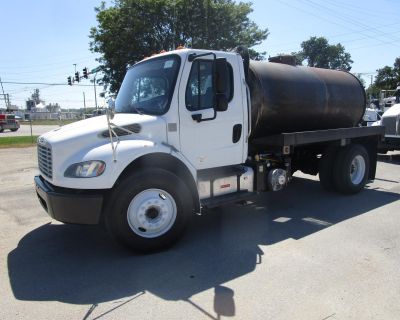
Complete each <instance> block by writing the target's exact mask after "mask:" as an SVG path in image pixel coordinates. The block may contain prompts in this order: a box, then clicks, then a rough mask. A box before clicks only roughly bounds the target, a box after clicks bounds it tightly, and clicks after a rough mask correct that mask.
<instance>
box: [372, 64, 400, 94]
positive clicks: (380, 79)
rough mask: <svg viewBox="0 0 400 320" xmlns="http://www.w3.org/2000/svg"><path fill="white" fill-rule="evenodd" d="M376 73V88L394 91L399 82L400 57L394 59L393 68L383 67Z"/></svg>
mask: <svg viewBox="0 0 400 320" xmlns="http://www.w3.org/2000/svg"><path fill="white" fill-rule="evenodd" d="M376 72H377V73H378V74H377V75H376V77H375V82H374V85H375V87H376V88H378V89H379V90H390V89H396V87H397V83H399V82H400V57H397V58H396V59H395V61H394V64H393V68H392V67H389V66H384V67H383V68H381V69H378V70H376Z"/></svg>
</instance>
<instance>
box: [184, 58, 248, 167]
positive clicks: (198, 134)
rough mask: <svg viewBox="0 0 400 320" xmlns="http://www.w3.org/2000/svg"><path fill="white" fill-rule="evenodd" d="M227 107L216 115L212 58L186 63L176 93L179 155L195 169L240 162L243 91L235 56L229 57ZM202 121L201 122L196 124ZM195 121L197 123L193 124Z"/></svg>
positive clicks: (243, 138)
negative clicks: (236, 71)
mask: <svg viewBox="0 0 400 320" xmlns="http://www.w3.org/2000/svg"><path fill="white" fill-rule="evenodd" d="M227 62H228V70H229V72H228V73H229V83H228V84H227V90H226V91H227V92H226V96H227V98H228V108H227V110H226V111H224V112H217V114H216V117H215V119H213V118H214V116H215V111H214V107H215V103H216V102H215V101H216V99H215V86H214V85H213V83H214V80H213V59H212V58H208V57H202V58H198V59H195V60H194V61H192V62H189V61H186V63H185V66H184V71H183V73H182V78H181V84H180V91H179V117H180V143H181V152H182V154H183V155H184V156H185V157H186V159H188V160H189V162H190V163H191V164H192V165H193V166H194V167H195V168H196V169H197V170H199V169H207V168H213V167H221V166H226V165H232V164H239V163H243V161H244V159H243V158H244V155H243V147H244V140H245V138H246V135H245V134H244V124H243V119H244V112H243V105H242V102H243V101H242V92H241V91H242V88H241V83H240V81H239V80H237V79H240V77H237V78H236V77H235V76H234V72H235V69H237V65H235V63H237V60H236V56H234V55H233V56H232V57H228V58H227ZM200 118H201V120H200V121H198V120H199V119H200ZM196 120H197V121H196Z"/></svg>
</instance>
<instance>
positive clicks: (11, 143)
mask: <svg viewBox="0 0 400 320" xmlns="http://www.w3.org/2000/svg"><path fill="white" fill-rule="evenodd" d="M37 138H38V136H32V137H31V136H20V137H1V138H0V149H1V148H25V147H32V146H35V145H36V141H37ZM32 141H33V142H32Z"/></svg>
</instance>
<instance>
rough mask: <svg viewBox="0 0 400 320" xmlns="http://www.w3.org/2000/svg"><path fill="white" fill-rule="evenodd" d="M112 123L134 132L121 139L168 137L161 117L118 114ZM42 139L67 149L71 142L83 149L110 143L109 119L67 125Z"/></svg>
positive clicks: (157, 138)
mask: <svg viewBox="0 0 400 320" xmlns="http://www.w3.org/2000/svg"><path fill="white" fill-rule="evenodd" d="M112 123H113V124H115V125H117V126H121V127H126V128H127V129H129V130H131V131H134V134H128V133H126V132H124V134H122V135H121V137H120V139H146V140H147V139H151V140H152V141H165V139H166V136H167V134H166V123H165V121H164V120H163V119H162V118H161V117H156V116H149V115H140V114H116V115H115V117H114V119H113V120H112ZM120 132H121V131H120ZM125 133H126V134H125ZM41 139H44V140H45V141H46V142H48V143H49V144H51V146H52V147H55V146H56V145H59V144H62V145H63V147H67V145H68V144H69V143H70V142H78V144H79V145H80V146H81V147H82V146H88V145H93V144H104V143H109V141H110V138H109V135H108V125H107V118H106V116H99V117H94V118H89V119H85V120H81V121H78V122H75V123H72V124H69V125H65V126H62V127H60V128H57V129H54V130H52V131H49V132H47V133H45V134H44V135H42V136H41V137H40V138H39V140H41Z"/></svg>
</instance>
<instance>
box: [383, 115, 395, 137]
mask: <svg viewBox="0 0 400 320" xmlns="http://www.w3.org/2000/svg"><path fill="white" fill-rule="evenodd" d="M396 121H397V116H393V117H384V118H382V125H383V126H385V133H386V134H390V135H396V134H397V132H396V130H398V128H396Z"/></svg>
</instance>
